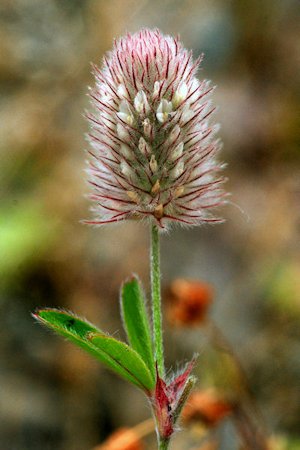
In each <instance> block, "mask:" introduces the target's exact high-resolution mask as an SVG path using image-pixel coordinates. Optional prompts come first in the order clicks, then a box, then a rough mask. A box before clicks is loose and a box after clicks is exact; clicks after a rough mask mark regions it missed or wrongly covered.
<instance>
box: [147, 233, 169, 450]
mask: <svg viewBox="0 0 300 450" xmlns="http://www.w3.org/2000/svg"><path fill="white" fill-rule="evenodd" d="M150 266H151V293H152V315H153V337H154V350H155V359H156V361H157V368H158V373H159V375H160V377H161V378H163V377H164V375H165V366H164V350H163V336H162V314H161V288H160V276H161V275H160V248H159V233H158V228H157V226H156V225H152V228H151V260H150ZM165 448H167V447H160V449H165Z"/></svg>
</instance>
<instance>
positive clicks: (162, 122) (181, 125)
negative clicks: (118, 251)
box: [87, 29, 226, 228]
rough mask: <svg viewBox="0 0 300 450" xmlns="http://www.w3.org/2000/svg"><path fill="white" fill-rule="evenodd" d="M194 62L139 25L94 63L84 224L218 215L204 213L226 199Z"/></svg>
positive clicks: (197, 220) (175, 44) (190, 220)
mask: <svg viewBox="0 0 300 450" xmlns="http://www.w3.org/2000/svg"><path fill="white" fill-rule="evenodd" d="M200 62H201V57H200V58H198V59H197V60H196V61H193V58H192V53H191V52H188V51H187V50H186V49H185V48H184V47H183V46H182V44H181V43H180V42H179V40H178V39H175V38H172V37H170V36H164V35H163V34H162V33H161V32H160V31H159V30H153V31H152V30H148V29H143V30H141V31H140V32H138V33H136V34H133V35H131V34H128V35H127V36H125V37H124V38H122V39H120V40H119V41H116V42H115V44H114V48H113V50H112V51H111V52H110V53H108V55H107V56H105V57H104V62H103V67H102V69H99V68H98V67H94V75H95V78H96V85H95V87H94V88H93V89H92V90H91V93H90V96H91V99H92V103H93V106H94V112H93V113H88V114H87V117H88V119H89V122H90V125H91V131H90V134H89V141H90V145H91V150H90V155H91V159H90V166H89V169H88V173H89V181H90V183H91V185H92V188H93V193H92V194H91V199H92V200H93V201H94V208H93V211H94V214H95V219H94V220H90V221H88V223H90V224H95V225H102V224H106V223H112V222H119V221H123V220H126V219H145V218H146V219H150V220H151V221H154V222H155V223H157V224H158V225H159V226H160V227H161V228H167V226H168V225H169V224H170V223H171V222H177V223H181V224H185V225H199V224H202V223H203V222H220V221H221V219H220V218H218V217H215V215H214V214H213V213H212V211H213V209H214V208H215V207H217V206H220V205H221V204H223V203H224V202H225V197H226V193H225V192H224V191H223V189H222V183H223V182H224V178H223V177H219V176H217V173H218V171H219V170H220V169H221V168H222V165H221V164H219V163H218V162H217V160H216V157H215V156H216V153H217V151H218V150H219V148H220V143H219V141H218V140H216V139H215V134H216V131H217V128H218V126H217V125H216V124H210V116H211V115H212V113H213V111H214V109H215V108H213V107H211V105H210V101H209V100H208V96H209V94H210V93H211V92H212V90H213V88H212V87H211V86H210V83H209V81H207V80H201V81H199V80H198V79H197V78H196V72H197V69H198V66H199V64H200Z"/></svg>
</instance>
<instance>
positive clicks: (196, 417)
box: [182, 389, 233, 427]
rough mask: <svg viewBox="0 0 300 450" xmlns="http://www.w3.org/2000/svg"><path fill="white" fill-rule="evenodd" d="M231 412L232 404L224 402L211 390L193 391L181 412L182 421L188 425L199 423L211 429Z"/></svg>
mask: <svg viewBox="0 0 300 450" xmlns="http://www.w3.org/2000/svg"><path fill="white" fill-rule="evenodd" d="M232 410H233V404H231V403H230V402H228V401H226V400H224V399H222V398H221V396H219V395H218V394H217V393H216V392H214V391H212V390H211V389H207V390H201V391H200V390H199V391H195V392H194V393H192V394H191V396H190V397H189V400H188V402H187V404H186V405H185V407H184V408H183V411H182V420H183V422H184V423H186V424H188V423H190V422H194V421H201V422H203V423H204V424H205V425H206V426H210V427H213V426H215V425H217V424H218V422H220V421H221V420H222V419H224V418H225V417H227V416H228V415H229V414H230V413H231V412H232Z"/></svg>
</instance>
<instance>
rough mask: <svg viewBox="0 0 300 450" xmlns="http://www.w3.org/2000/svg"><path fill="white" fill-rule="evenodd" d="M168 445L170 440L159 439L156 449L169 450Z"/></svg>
mask: <svg viewBox="0 0 300 450" xmlns="http://www.w3.org/2000/svg"><path fill="white" fill-rule="evenodd" d="M169 443H170V440H169V439H168V440H166V439H161V440H160V441H159V447H158V449H159V450H168V448H169Z"/></svg>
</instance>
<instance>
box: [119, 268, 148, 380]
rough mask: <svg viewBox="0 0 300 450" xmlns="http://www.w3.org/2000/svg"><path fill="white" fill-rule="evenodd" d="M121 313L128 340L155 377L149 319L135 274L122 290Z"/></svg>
mask: <svg viewBox="0 0 300 450" xmlns="http://www.w3.org/2000/svg"><path fill="white" fill-rule="evenodd" d="M121 314H122V318H123V322H124V328H125V331H126V333H127V337H128V342H129V343H130V345H131V347H132V348H133V349H134V350H136V351H137V352H138V353H139V355H140V356H141V357H142V359H143V360H144V362H145V364H146V365H147V367H148V368H149V370H150V371H151V374H152V376H153V378H154V377H155V364H154V358H153V350H152V342H151V334H150V326H149V319H148V315H147V311H146V307H145V300H144V295H143V291H142V288H141V285H140V283H139V280H138V279H137V278H136V277H135V276H133V277H132V278H131V279H130V280H129V281H126V282H125V283H124V284H123V286H122V290H121Z"/></svg>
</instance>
